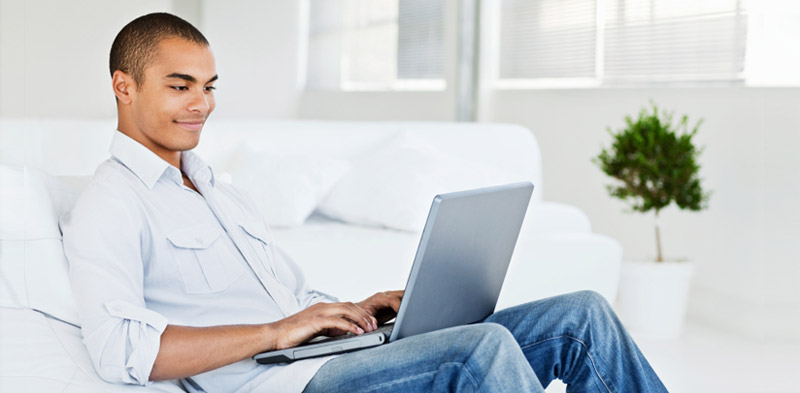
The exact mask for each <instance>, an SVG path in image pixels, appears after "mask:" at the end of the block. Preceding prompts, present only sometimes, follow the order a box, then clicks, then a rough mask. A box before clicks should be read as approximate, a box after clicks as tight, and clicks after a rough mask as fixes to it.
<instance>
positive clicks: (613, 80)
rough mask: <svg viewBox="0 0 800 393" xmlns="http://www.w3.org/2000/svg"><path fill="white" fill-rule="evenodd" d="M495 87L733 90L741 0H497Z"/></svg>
mask: <svg viewBox="0 0 800 393" xmlns="http://www.w3.org/2000/svg"><path fill="white" fill-rule="evenodd" d="M501 4H502V6H501V10H500V19H501V21H500V32H499V34H500V37H499V38H500V40H499V41H500V58H499V61H500V64H499V75H498V78H499V79H500V82H501V83H500V85H501V87H502V86H503V85H505V86H509V87H512V86H523V85H527V86H553V85H563V86H579V85H583V86H591V85H595V86H603V85H611V86H613V85H637V84H658V83H674V82H683V83H685V82H691V83H697V82H701V83H702V82H723V83H726V84H740V83H741V82H742V80H743V78H744V72H743V71H744V65H745V52H746V51H745V49H746V48H745V46H746V45H745V43H746V42H747V14H746V12H745V7H744V5H743V3H742V1H741V0H502V3H501Z"/></svg>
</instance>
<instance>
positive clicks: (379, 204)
mask: <svg viewBox="0 0 800 393" xmlns="http://www.w3.org/2000/svg"><path fill="white" fill-rule="evenodd" d="M521 180H528V179H526V177H525V176H523V175H515V174H513V173H508V172H501V171H499V170H497V169H495V168H492V167H490V166H489V165H487V164H485V163H484V164H478V163H476V162H470V161H465V160H462V159H459V158H456V157H453V156H451V155H449V154H446V153H445V152H443V151H441V150H440V149H438V148H437V147H435V146H434V145H433V144H432V143H430V142H429V141H427V140H426V139H425V138H424V137H422V136H420V135H419V134H415V133H412V132H408V131H402V132H399V133H397V134H395V135H393V136H392V137H390V138H388V140H387V141H386V142H385V143H384V144H383V145H382V146H380V147H378V148H377V149H376V150H374V151H372V152H371V153H368V154H367V155H365V156H364V157H361V158H360V159H357V160H356V162H355V163H354V165H353V169H352V170H351V171H350V172H348V173H347V175H345V176H344V177H343V178H342V179H341V180H340V181H339V182H338V183H337V184H336V185H335V186H334V187H333V189H331V191H330V193H329V194H328V196H327V197H326V198H325V199H324V200H323V202H322V203H321V204H320V206H319V211H320V213H322V214H324V215H326V216H328V217H331V218H336V219H339V220H342V221H345V222H347V223H351V224H360V225H368V226H378V227H386V228H392V229H398V230H404V231H412V232H413V231H420V230H421V229H422V227H423V225H425V219H426V218H427V215H428V210H429V208H430V205H431V202H432V201H433V198H434V197H435V196H436V195H437V194H441V193H445V192H452V191H461V190H466V189H470V188H477V187H483V186H490V185H497V184H503V183H509V182H512V181H521Z"/></svg>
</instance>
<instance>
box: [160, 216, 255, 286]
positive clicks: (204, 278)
mask: <svg viewBox="0 0 800 393" xmlns="http://www.w3.org/2000/svg"><path fill="white" fill-rule="evenodd" d="M167 240H169V242H170V243H171V244H172V250H173V254H174V257H175V263H176V265H177V266H178V270H179V271H180V275H181V280H182V281H183V287H184V289H185V290H186V292H187V293H196V294H201V293H215V292H221V291H224V290H225V289H227V288H228V287H229V286H230V285H231V284H232V283H233V282H234V281H235V280H236V279H237V278H239V276H240V275H241V274H242V273H243V272H244V270H243V268H242V266H241V264H240V263H239V262H240V261H239V260H238V259H237V257H238V255H237V253H236V251H235V250H232V245H229V244H228V243H230V242H228V241H226V240H228V239H225V238H224V236H223V231H222V228H220V227H219V226H217V225H213V224H204V225H198V226H193V227H189V228H181V229H178V230H175V231H172V232H170V233H168V234H167Z"/></svg>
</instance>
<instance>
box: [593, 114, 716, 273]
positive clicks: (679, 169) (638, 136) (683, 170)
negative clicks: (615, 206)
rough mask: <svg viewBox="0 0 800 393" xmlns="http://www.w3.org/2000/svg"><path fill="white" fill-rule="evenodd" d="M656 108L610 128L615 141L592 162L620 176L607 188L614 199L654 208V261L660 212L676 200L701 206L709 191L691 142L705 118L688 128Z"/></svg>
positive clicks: (684, 119) (637, 207) (685, 205)
mask: <svg viewBox="0 0 800 393" xmlns="http://www.w3.org/2000/svg"><path fill="white" fill-rule="evenodd" d="M652 106H653V110H652V112H648V110H647V108H644V109H642V111H641V112H639V118H638V119H636V120H633V118H631V116H626V117H625V123H626V127H625V128H623V129H621V130H619V131H618V132H617V133H614V131H613V130H612V129H611V128H608V129H607V130H608V132H609V133H610V134H611V136H612V137H613V138H614V142H613V144H612V146H611V148H610V149H608V150H606V149H605V148H603V149H602V151H601V152H600V155H598V156H597V157H595V158H593V159H592V161H593V162H594V163H595V164H596V165H598V166H599V167H600V169H602V170H603V172H605V174H607V175H609V176H611V177H613V178H614V179H616V180H617V183H616V184H613V185H609V186H607V188H608V192H609V194H610V195H611V196H612V197H616V198H619V199H622V200H624V201H626V202H628V203H629V204H630V207H631V208H632V209H633V211H638V212H643V213H644V212H648V211H650V210H654V211H655V217H656V249H657V253H658V254H657V259H656V260H657V261H658V262H662V261H663V260H664V258H663V256H662V254H661V235H660V229H659V223H658V213H659V211H661V209H663V208H665V207H667V206H669V204H670V203H672V202H675V204H676V205H678V207H679V208H681V210H684V209H688V210H693V211H698V210H702V209H705V208H706V207H708V199H709V196H710V194H708V193H704V192H703V189H702V187H701V186H700V178H699V176H698V172H699V170H700V165H698V163H697V158H698V156H699V154H700V151H699V150H697V149H696V148H695V146H694V144H693V143H692V137H694V136H695V134H696V133H697V129H698V128H699V127H700V124H701V123H702V119H701V120H700V121H698V122H697V124H696V125H695V126H694V128H692V129H691V131H689V125H688V117H687V116H683V117H681V120H680V121H679V122H678V123H677V124H673V114H672V113H668V112H666V111H663V112H662V113H661V116H659V111H658V107H657V106H656V105H655V104H652Z"/></svg>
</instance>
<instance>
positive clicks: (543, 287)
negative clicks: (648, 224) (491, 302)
mask: <svg viewBox="0 0 800 393" xmlns="http://www.w3.org/2000/svg"><path fill="white" fill-rule="evenodd" d="M621 266H622V246H620V244H619V242H617V241H616V240H614V239H612V238H610V237H608V236H604V235H598V234H593V233H550V234H545V233H533V234H531V233H529V234H521V235H520V238H519V241H518V242H517V247H516V249H515V251H514V256H513V258H512V259H511V266H510V267H509V270H508V274H507V275H506V281H505V283H504V284H503V290H502V292H501V293H500V300H499V301H498V306H497V307H498V309H499V308H502V307H509V306H513V305H516V304H521V303H524V302H528V301H531V300H536V299H541V298H545V297H549V296H555V295H560V294H564V293H568V292H574V291H580V290H592V291H596V292H598V293H600V294H601V295H603V297H605V298H606V300H608V301H609V303H611V304H613V303H614V301H615V300H616V296H617V286H618V284H619V275H620V268H621Z"/></svg>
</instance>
